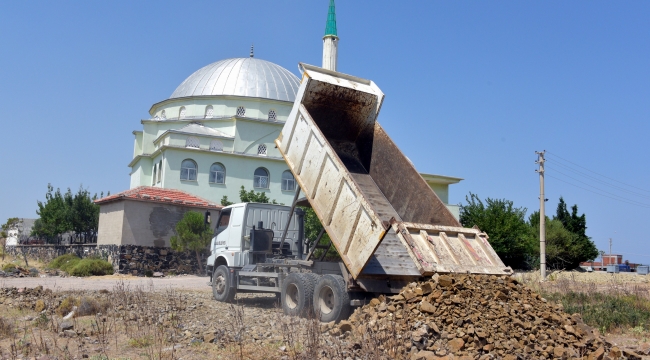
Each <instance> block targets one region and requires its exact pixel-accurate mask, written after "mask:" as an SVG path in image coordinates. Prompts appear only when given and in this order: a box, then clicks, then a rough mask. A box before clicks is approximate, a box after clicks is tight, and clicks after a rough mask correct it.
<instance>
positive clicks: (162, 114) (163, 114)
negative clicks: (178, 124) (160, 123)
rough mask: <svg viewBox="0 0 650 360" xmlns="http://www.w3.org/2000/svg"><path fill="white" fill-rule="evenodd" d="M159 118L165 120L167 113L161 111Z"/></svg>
mask: <svg viewBox="0 0 650 360" xmlns="http://www.w3.org/2000/svg"><path fill="white" fill-rule="evenodd" d="M160 118H161V119H163V120H167V113H166V112H165V110H163V111H162V112H161V113H160Z"/></svg>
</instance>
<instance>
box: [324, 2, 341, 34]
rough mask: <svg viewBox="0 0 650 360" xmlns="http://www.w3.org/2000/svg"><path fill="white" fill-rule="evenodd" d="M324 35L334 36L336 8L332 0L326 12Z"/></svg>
mask: <svg viewBox="0 0 650 360" xmlns="http://www.w3.org/2000/svg"><path fill="white" fill-rule="evenodd" d="M325 36H336V37H338V34H337V33H336V9H335V6H334V0H330V9H329V11H328V13H327V24H326V25H325Z"/></svg>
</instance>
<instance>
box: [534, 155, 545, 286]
mask: <svg viewBox="0 0 650 360" xmlns="http://www.w3.org/2000/svg"><path fill="white" fill-rule="evenodd" d="M545 153H546V150H542V151H541V152H540V151H535V154H537V157H538V158H537V161H535V163H536V164H539V169H538V170H535V171H536V172H538V173H539V258H540V259H539V269H540V271H541V275H542V281H544V280H546V214H545V212H544V205H545V203H546V198H545V197H544V163H545V162H546V159H544V154H545Z"/></svg>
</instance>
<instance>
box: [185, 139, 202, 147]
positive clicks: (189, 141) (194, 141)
mask: <svg viewBox="0 0 650 360" xmlns="http://www.w3.org/2000/svg"><path fill="white" fill-rule="evenodd" d="M185 147H188V148H195V149H198V148H200V147H201V143H200V142H199V138H197V137H194V136H190V137H188V138H187V140H185Z"/></svg>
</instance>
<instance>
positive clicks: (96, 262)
mask: <svg viewBox="0 0 650 360" xmlns="http://www.w3.org/2000/svg"><path fill="white" fill-rule="evenodd" d="M49 267H50V268H52V269H59V270H61V271H65V272H67V273H68V274H70V275H72V276H102V275H112V274H113V265H112V264H111V263H109V262H108V261H106V260H103V259H99V258H85V259H81V258H79V257H78V256H77V255H75V254H65V255H61V256H59V257H57V258H56V259H54V260H52V261H51V262H50V264H49Z"/></svg>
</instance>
